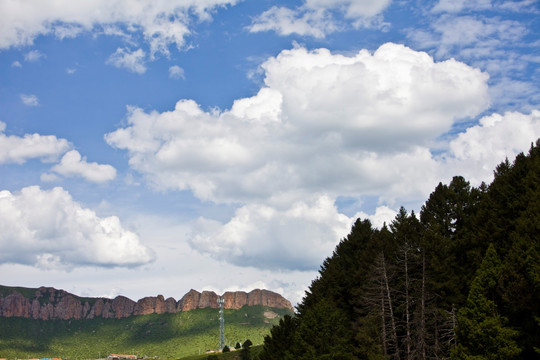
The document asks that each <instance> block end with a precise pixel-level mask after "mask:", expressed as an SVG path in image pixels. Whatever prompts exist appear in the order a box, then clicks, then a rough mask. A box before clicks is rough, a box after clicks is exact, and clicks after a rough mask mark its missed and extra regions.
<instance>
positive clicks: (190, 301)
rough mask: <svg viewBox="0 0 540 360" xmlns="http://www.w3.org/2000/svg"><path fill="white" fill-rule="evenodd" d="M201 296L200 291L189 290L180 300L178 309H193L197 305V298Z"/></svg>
mask: <svg viewBox="0 0 540 360" xmlns="http://www.w3.org/2000/svg"><path fill="white" fill-rule="evenodd" d="M200 297H201V293H200V292H198V291H197V290H193V289H191V290H189V291H188V293H187V294H186V295H184V297H183V298H182V300H180V310H181V311H188V310H194V309H197V307H198V306H199V299H200Z"/></svg>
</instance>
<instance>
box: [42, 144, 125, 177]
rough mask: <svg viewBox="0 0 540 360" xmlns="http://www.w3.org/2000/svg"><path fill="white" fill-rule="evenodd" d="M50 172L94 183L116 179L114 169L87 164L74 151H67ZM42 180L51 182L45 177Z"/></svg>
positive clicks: (107, 166)
mask: <svg viewBox="0 0 540 360" xmlns="http://www.w3.org/2000/svg"><path fill="white" fill-rule="evenodd" d="M51 171H52V172H54V173H57V174H60V175H62V176H66V177H73V176H79V177H82V178H84V179H86V180H87V181H91V182H94V183H104V182H107V181H110V180H113V179H114V178H115V177H116V169H115V168H114V167H112V166H111V165H102V164H98V163H95V162H92V163H88V162H87V161H86V158H81V154H79V152H78V151H76V150H71V151H68V152H67V153H66V154H64V156H63V157H62V160H61V161H60V163H59V164H57V165H55V166H53V167H52V168H51ZM42 179H43V180H53V179H54V178H52V179H51V177H50V176H49V175H46V177H45V178H42Z"/></svg>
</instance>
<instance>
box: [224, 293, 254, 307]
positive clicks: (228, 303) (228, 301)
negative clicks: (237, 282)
mask: <svg viewBox="0 0 540 360" xmlns="http://www.w3.org/2000/svg"><path fill="white" fill-rule="evenodd" d="M223 299H225V303H224V304H223V307H224V308H225V309H235V310H237V309H240V308H241V307H242V306H245V305H246V304H247V299H248V295H247V293H246V292H245V291H235V292H231V291H227V292H226V293H225V294H223Z"/></svg>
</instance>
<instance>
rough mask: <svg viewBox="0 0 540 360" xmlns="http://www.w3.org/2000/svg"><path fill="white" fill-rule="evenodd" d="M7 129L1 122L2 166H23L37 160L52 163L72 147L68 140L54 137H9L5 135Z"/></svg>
mask: <svg viewBox="0 0 540 360" xmlns="http://www.w3.org/2000/svg"><path fill="white" fill-rule="evenodd" d="M5 128H6V124H5V123H3V122H1V121H0V164H6V163H7V164H9V163H16V164H22V163H24V162H26V161H27V160H29V159H36V158H38V159H41V160H42V161H45V162H52V161H55V160H56V159H57V158H58V157H59V156H60V155H61V154H63V153H64V152H66V151H67V150H68V149H69V148H70V146H71V145H70V144H69V142H68V141H67V140H65V139H58V138H57V137H56V136H53V135H48V136H43V135H39V134H26V135H24V136H23V137H19V136H15V135H10V136H7V135H5V134H4V130H5Z"/></svg>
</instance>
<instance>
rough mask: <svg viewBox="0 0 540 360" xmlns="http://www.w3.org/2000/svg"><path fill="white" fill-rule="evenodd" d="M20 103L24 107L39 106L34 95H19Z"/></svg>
mask: <svg viewBox="0 0 540 360" xmlns="http://www.w3.org/2000/svg"><path fill="white" fill-rule="evenodd" d="M19 97H20V99H21V101H22V103H23V104H24V105H26V106H32V107H33V106H39V99H38V97H37V96H36V95H32V94H20V95H19Z"/></svg>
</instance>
